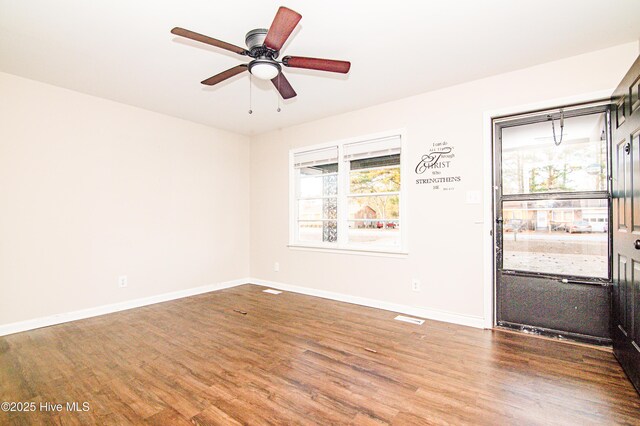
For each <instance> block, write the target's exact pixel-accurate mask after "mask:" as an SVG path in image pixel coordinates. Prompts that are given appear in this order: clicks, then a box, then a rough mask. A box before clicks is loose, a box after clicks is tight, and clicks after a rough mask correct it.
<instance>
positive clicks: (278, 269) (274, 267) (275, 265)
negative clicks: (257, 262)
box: [273, 262, 280, 272]
mask: <svg viewBox="0 0 640 426" xmlns="http://www.w3.org/2000/svg"><path fill="white" fill-rule="evenodd" d="M273 270H274V271H275V272H278V271H280V263H278V262H276V263H274V264H273Z"/></svg>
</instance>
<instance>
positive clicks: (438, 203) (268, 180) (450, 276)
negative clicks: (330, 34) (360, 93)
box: [251, 43, 638, 322]
mask: <svg viewBox="0 0 640 426" xmlns="http://www.w3.org/2000/svg"><path fill="white" fill-rule="evenodd" d="M637 55H638V43H629V44H625V45H621V46H617V47H613V48H610V49H606V50H601V51H596V52H592V53H589V54H585V55H580V56H576V57H572V58H567V59H564V60H561V61H556V62H552V63H547V64H543V65H539V66H535V67H531V68H527V69H524V70H520V71H516V72H511V73H508V74H502V75H498V76H494V77H490V78H486V79H482V80H478V81H473V82H469V83H466V84H461V85H458V86H454V87H450V88H446V89H442V90H438V91H434V92H429V93H424V94H421V95H418V96H414V97H410V98H405V99H402V100H399V101H395V102H391V103H386V104H383V105H378V106H375V107H371V108H367V109H363V110H359V111H354V112H350V113H347V114H343V115H339V116H334V117H330V118H327V119H323V120H319V121H315V122H311V123H307V124H303V125H299V126H295V127H291V128H286V129H283V130H279V131H274V132H271V133H268V134H264V135H260V136H257V137H254V138H252V141H251V230H252V232H251V273H252V276H253V277H255V278H258V279H261V280H268V281H273V282H279V283H285V284H289V285H295V286H302V287H308V288H314V289H317V290H321V291H326V292H336V293H342V294H346V295H350V296H356V297H361V298H369V299H374V300H380V301H386V302H389V303H395V304H400V305H405V306H409V307H417V308H422V309H425V310H430V311H432V312H449V313H453V314H457V315H460V316H463V317H467V318H476V319H478V320H479V322H482V321H481V320H480V319H481V318H484V316H485V314H487V315H490V313H485V308H484V306H483V275H484V273H485V268H491V265H490V264H485V262H484V261H483V255H484V248H485V245H484V244H483V238H484V227H485V226H487V224H483V221H487V220H491V218H490V217H485V216H484V211H483V205H482V204H467V203H466V192H467V191H483V189H484V188H485V186H488V185H490V182H484V183H483V176H484V172H485V169H484V166H483V155H484V145H483V143H484V141H483V138H484V133H483V132H484V125H485V123H484V121H485V119H484V118H483V115H484V114H485V112H487V111H492V110H500V109H505V108H507V109H509V108H511V107H516V106H520V105H525V104H534V103H540V102H548V101H549V100H551V99H562V98H575V97H576V96H580V95H584V94H587V93H593V92H597V91H602V90H609V91H611V90H612V89H613V88H615V87H616V86H617V84H618V82H619V80H620V79H621V78H622V77H623V75H624V74H625V72H626V70H627V69H628V67H629V66H630V65H631V63H632V62H633V60H634V59H635V58H636V56H637ZM434 60H438V61H440V60H446V58H441V59H440V58H434ZM425 72H428V70H426V71H425ZM381 84H384V82H381ZM372 90H375V88H372ZM398 128H405V129H406V131H407V143H408V156H407V158H408V159H409V161H410V162H411V164H410V166H411V169H413V167H415V165H416V163H417V162H418V161H419V159H420V157H421V156H422V154H423V153H426V152H427V150H428V148H429V147H430V146H431V144H433V143H434V142H441V141H447V142H448V143H450V144H451V145H453V146H455V150H456V158H455V166H454V167H455V171H454V172H455V174H456V175H460V176H461V177H462V182H461V183H460V184H458V185H456V189H455V190H454V191H451V192H438V191H433V190H431V189H429V186H428V185H417V184H416V183H415V179H416V178H419V177H423V176H418V175H416V174H415V173H414V172H413V170H412V171H411V173H410V174H409V176H406V180H405V181H404V184H405V185H408V187H409V194H408V195H409V198H408V203H409V204H408V223H407V224H405V225H408V226H409V242H408V243H409V255H408V256H406V257H404V258H392V257H373V256H364V255H353V254H343V253H340V254H336V253H326V252H314V251H304V250H296V249H291V248H288V247H287V243H288V216H289V210H288V202H289V200H288V184H289V183H288V170H287V167H288V165H287V161H288V151H289V150H290V149H291V148H296V147H301V146H305V145H313V144H318V143H324V142H330V141H334V140H340V139H347V138H353V137H357V136H361V135H367V134H372V133H377V132H384V131H386V130H390V129H398ZM274 262H279V263H280V271H279V272H274V270H273V264H274ZM413 277H416V278H419V279H420V280H421V281H422V291H421V292H420V293H416V292H413V291H411V289H410V282H411V279H412V278H413Z"/></svg>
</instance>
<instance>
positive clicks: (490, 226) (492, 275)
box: [482, 89, 615, 329]
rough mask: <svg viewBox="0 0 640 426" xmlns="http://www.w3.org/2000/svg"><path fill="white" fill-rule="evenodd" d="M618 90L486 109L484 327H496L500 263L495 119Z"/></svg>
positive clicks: (601, 97) (605, 98)
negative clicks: (496, 237) (496, 232)
mask: <svg viewBox="0 0 640 426" xmlns="http://www.w3.org/2000/svg"><path fill="white" fill-rule="evenodd" d="M614 90H615V89H607V90H600V91H596V92H590V93H584V94H580V95H574V96H568V97H562V98H556V99H550V100H545V101H540V102H535V103H529V104H520V105H513V106H509V107H504V108H500V109H493V110H486V111H485V112H484V113H483V170H484V173H483V199H484V205H483V218H484V220H483V228H484V229H483V247H484V250H483V264H484V265H485V268H484V274H483V279H482V281H483V317H484V319H483V324H484V328H486V329H491V328H494V327H495V324H496V311H495V307H496V306H495V305H496V304H495V298H496V293H495V290H496V286H495V280H496V262H495V250H494V248H495V247H494V237H493V233H494V228H495V223H494V220H493V217H494V211H493V206H494V204H495V200H494V190H493V176H494V164H493V138H494V134H493V127H494V126H493V120H494V119H496V118H500V117H504V116H511V115H520V114H527V113H530V112H532V111H545V110H550V109H554V108H558V107H560V106H564V105H577V104H587V103H593V102H599V101H609V100H610V97H611V93H613V91H614Z"/></svg>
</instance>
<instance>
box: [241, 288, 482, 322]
mask: <svg viewBox="0 0 640 426" xmlns="http://www.w3.org/2000/svg"><path fill="white" fill-rule="evenodd" d="M247 282H249V283H251V284H258V285H262V286H266V287H272V288H277V289H279V290H284V291H290V292H293V293H300V294H306V295H308V296H316V297H322V298H324V299H331V300H337V301H339V302H347V303H353V304H355V305H362V306H368V307H370V308H378V309H384V310H385V311H392V312H398V313H401V314H408V315H412V316H414V317H420V318H426V319H430V320H435V321H444V322H449V323H452V324H459V325H466V326H468V327H475V328H485V324H486V322H485V319H484V318H482V317H475V316H469V315H461V314H456V313H452V312H445V311H439V310H435V309H425V308H417V307H414V306H407V305H400V304H397V303H390V302H384V301H381V300H375V299H368V298H366V297H359V296H350V295H348V294H342V293H334V292H331V291H324V290H316V289H313V288H309V287H300V286H295V285H291V284H284V283H278V282H274V281H266V280H262V279H259V278H249V279H248V281H247Z"/></svg>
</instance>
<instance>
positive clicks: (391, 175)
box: [290, 134, 406, 252]
mask: <svg viewBox="0 0 640 426" xmlns="http://www.w3.org/2000/svg"><path fill="white" fill-rule="evenodd" d="M401 158H402V137H401V136H400V135H397V134H396V135H392V136H385V137H381V138H371V139H367V140H363V141H349V142H342V143H336V144H333V145H331V146H323V147H318V148H305V149H304V150H296V151H292V152H291V177H292V179H291V200H292V202H291V221H292V222H291V227H290V229H291V235H290V240H291V241H290V243H291V245H294V246H304V247H320V248H333V249H350V250H363V251H382V252H401V251H403V250H404V239H405V238H404V237H403V235H404V228H405V227H406V224H405V223H404V222H405V221H404V219H403V217H404V216H403V215H404V210H405V209H404V207H403V202H404V199H405V197H404V196H403V191H402V185H401V183H402V161H401Z"/></svg>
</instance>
